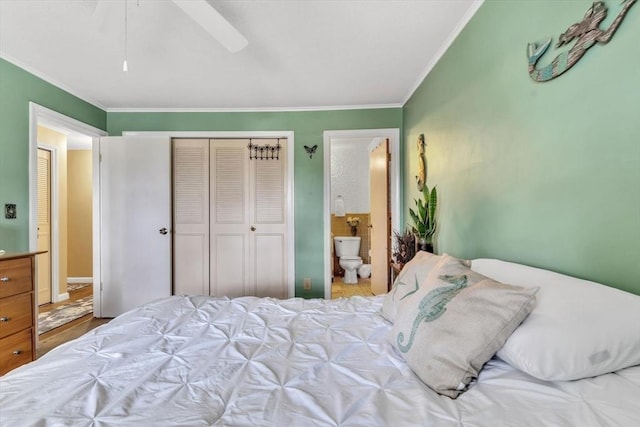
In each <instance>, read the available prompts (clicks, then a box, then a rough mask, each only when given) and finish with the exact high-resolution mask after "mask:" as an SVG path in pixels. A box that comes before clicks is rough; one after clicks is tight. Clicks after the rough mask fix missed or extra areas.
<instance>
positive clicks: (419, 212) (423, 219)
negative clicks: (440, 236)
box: [409, 185, 438, 252]
mask: <svg viewBox="0 0 640 427" xmlns="http://www.w3.org/2000/svg"><path fill="white" fill-rule="evenodd" d="M414 201H415V204H416V210H413V209H411V208H409V215H411V220H412V221H413V225H412V231H413V233H414V234H415V235H416V240H417V246H418V250H422V251H428V252H433V235H434V234H435V232H436V207H437V205H438V192H437V191H436V187H435V186H434V187H433V189H431V191H429V187H427V186H426V185H425V186H424V187H423V189H422V198H421V199H414Z"/></svg>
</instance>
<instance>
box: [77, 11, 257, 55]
mask: <svg viewBox="0 0 640 427" xmlns="http://www.w3.org/2000/svg"><path fill="white" fill-rule="evenodd" d="M171 1H172V2H173V3H174V4H175V5H176V6H178V8H180V10H182V11H183V12H184V13H185V14H186V15H187V16H189V17H190V18H191V19H192V20H193V21H195V22H196V23H197V24H198V25H200V26H201V27H202V28H203V29H204V30H205V31H206V32H207V33H209V34H210V35H211V36H212V37H213V38H214V39H215V40H217V41H218V43H220V44H221V45H222V46H224V47H225V48H226V49H227V50H228V51H229V52H231V53H236V52H239V51H241V50H242V49H244V48H245V47H246V46H247V45H248V44H249V42H248V41H247V39H246V38H245V37H244V36H243V35H242V34H241V33H240V31H238V30H237V29H236V28H235V27H234V26H233V25H231V23H230V22H229V21H227V20H226V19H225V18H224V16H222V15H221V14H220V12H218V11H217V10H215V9H214V7H213V6H212V5H211V3H209V1H207V0H171ZM123 2H124V4H125V25H126V19H127V17H126V14H127V10H126V5H127V0H123ZM138 2H139V0H138ZM107 3H109V2H108V1H105V0H87V1H86V2H85V3H84V4H85V6H87V7H89V8H91V9H93V10H92V14H93V19H94V20H95V21H96V22H98V24H99V25H98V26H99V27H101V26H102V25H100V23H101V21H104V20H105V19H106V15H107V14H108V13H107V12H106V11H105V9H106V7H107V6H106V4H107ZM138 5H139V4H138ZM102 23H103V22H102Z"/></svg>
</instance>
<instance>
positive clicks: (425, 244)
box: [416, 237, 433, 253]
mask: <svg viewBox="0 0 640 427" xmlns="http://www.w3.org/2000/svg"><path fill="white" fill-rule="evenodd" d="M417 251H426V252H431V253H433V243H432V242H430V241H428V240H427V239H426V238H424V237H418V238H417V239H416V252H417Z"/></svg>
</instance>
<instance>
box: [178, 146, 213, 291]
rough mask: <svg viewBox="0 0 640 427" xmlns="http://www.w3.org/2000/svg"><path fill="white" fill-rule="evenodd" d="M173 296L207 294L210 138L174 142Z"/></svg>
mask: <svg viewBox="0 0 640 427" xmlns="http://www.w3.org/2000/svg"><path fill="white" fill-rule="evenodd" d="M173 223H174V241H173V245H174V246H173V263H174V281H173V293H174V294H175V295H181V294H189V295H209V139H175V140H173Z"/></svg>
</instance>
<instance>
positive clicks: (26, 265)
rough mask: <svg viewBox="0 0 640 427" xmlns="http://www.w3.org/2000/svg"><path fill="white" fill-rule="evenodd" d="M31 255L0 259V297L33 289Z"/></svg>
mask: <svg viewBox="0 0 640 427" xmlns="http://www.w3.org/2000/svg"><path fill="white" fill-rule="evenodd" d="M31 260H32V257H28V258H18V259H8V260H2V261H0V298H4V297H7V296H9V295H15V294H19V293H22V292H28V291H30V290H31V289H33V283H32V279H31Z"/></svg>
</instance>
